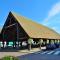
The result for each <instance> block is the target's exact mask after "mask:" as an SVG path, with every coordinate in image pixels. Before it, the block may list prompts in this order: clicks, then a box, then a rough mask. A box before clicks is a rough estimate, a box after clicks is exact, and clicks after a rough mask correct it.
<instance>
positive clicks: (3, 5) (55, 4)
mask: <svg viewBox="0 0 60 60" xmlns="http://www.w3.org/2000/svg"><path fill="white" fill-rule="evenodd" d="M9 11H14V12H16V13H19V14H20V15H22V16H25V17H27V18H29V19H32V20H33V21H35V22H37V23H41V24H43V25H46V26H48V27H50V28H52V29H54V30H55V31H57V32H59V33H60V0H0V27H2V26H3V24H4V22H5V20H6V18H7V16H8V13H9Z"/></svg>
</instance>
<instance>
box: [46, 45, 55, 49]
mask: <svg viewBox="0 0 60 60" xmlns="http://www.w3.org/2000/svg"><path fill="white" fill-rule="evenodd" d="M46 49H47V50H53V49H56V45H55V44H47V45H46Z"/></svg>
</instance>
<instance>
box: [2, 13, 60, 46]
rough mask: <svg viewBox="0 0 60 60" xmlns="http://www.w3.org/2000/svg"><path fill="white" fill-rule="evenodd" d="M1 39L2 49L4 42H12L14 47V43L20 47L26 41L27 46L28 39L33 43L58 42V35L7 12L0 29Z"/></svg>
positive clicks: (59, 36) (59, 38)
mask: <svg viewBox="0 0 60 60" xmlns="http://www.w3.org/2000/svg"><path fill="white" fill-rule="evenodd" d="M1 33H2V37H3V47H4V41H6V42H7V45H8V42H10V41H12V42H13V43H14V44H13V46H14V45H15V47H16V42H18V46H19V42H20V45H21V46H22V42H23V41H26V43H27V44H28V40H29V39H33V41H35V42H41V40H43V41H45V43H47V41H49V43H51V41H52V40H53V41H54V42H55V40H57V41H58V40H60V35H59V34H58V33H57V32H55V31H54V30H52V29H50V28H48V27H46V26H43V25H41V24H38V23H36V22H33V21H32V20H29V19H27V18H25V17H23V16H19V15H18V14H17V13H14V12H9V15H8V17H7V19H6V21H5V23H4V26H3V28H2V32H1Z"/></svg>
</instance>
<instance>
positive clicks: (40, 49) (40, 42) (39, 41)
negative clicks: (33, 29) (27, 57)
mask: <svg viewBox="0 0 60 60" xmlns="http://www.w3.org/2000/svg"><path fill="white" fill-rule="evenodd" d="M41 40H42V39H39V48H40V50H41Z"/></svg>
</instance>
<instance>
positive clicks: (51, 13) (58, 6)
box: [44, 2, 60, 22]
mask: <svg viewBox="0 0 60 60" xmlns="http://www.w3.org/2000/svg"><path fill="white" fill-rule="evenodd" d="M59 12H60V2H58V3H56V4H54V5H53V6H52V8H51V9H50V11H49V12H48V16H47V18H45V19H44V21H45V22H47V21H48V20H49V19H50V18H52V17H53V16H55V15H56V14H58V13H59Z"/></svg>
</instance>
